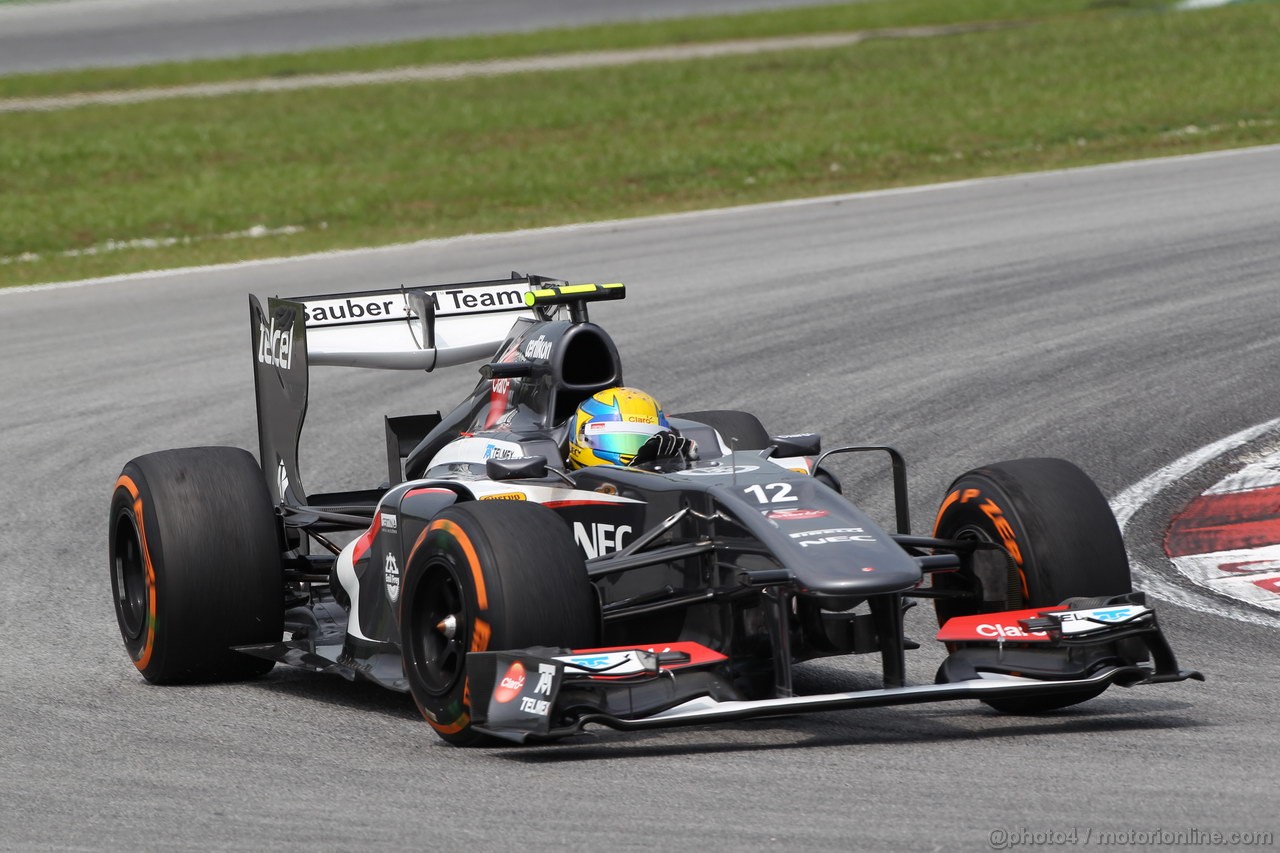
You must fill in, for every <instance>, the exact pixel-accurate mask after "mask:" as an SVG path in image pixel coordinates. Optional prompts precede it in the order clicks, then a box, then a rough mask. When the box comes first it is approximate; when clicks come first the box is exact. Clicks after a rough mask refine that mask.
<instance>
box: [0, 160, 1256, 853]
mask: <svg viewBox="0 0 1280 853" xmlns="http://www.w3.org/2000/svg"><path fill="white" fill-rule="evenodd" d="M1278 195H1280V148H1275V147H1272V148H1266V149H1255V150H1252V151H1246V152H1237V153H1231V154H1226V155H1218V156H1210V157H1204V158H1190V159H1175V160H1166V161H1152V162H1148V163H1142V164H1136V165H1122V166H1118V167H1109V168H1107V167H1104V168H1097V169H1086V170H1078V171H1069V172H1063V173H1056V174H1053V173H1050V174H1043V175H1029V176H1020V177H1011V178H1007V179H999V180H992V181H985V182H973V183H963V184H957V185H951V186H942V187H934V188H925V189H921V190H918V191H905V192H891V193H883V194H872V195H867V196H862V197H851V198H848V197H847V198H844V199H840V200H825V201H812V202H804V203H793V204H787V205H778V206H770V207H760V208H749V209H739V210H733V211H725V212H716V213H710V214H704V215H694V216H684V217H667V218H657V219H651V220H638V221H632V222H619V223H606V224H601V225H596V226H588V227H581V228H577V229H558V230H552V231H543V232H527V233H519V234H513V235H500V236H493V237H486V238H468V239H457V240H451V241H443V242H436V243H427V244H420V245H417V246H412V247H400V248H391V249H385V250H380V251H369V252H356V253H346V254H339V255H332V256H325V257H314V258H308V259H298V260H292V261H286V262H278V263H268V264H248V265H242V266H238V267H232V268H222V269H208V270H204V271H193V272H185V273H172V274H160V275H155V276H152V277H147V278H142V279H138V280H118V281H111V282H106V283H98V284H94V285H92V286H83V287H62V288H56V289H29V290H24V291H18V292H13V293H7V294H0V360H2V361H3V363H4V364H6V365H7V368H8V369H6V370H5V371H3V372H2V373H0V399H2V400H4V401H5V406H4V409H3V412H2V413H0V424H2V428H0V464H2V465H3V471H2V472H0V473H2V474H3V481H4V482H5V483H7V484H8V493H9V495H10V499H9V501H8V504H7V507H6V511H5V513H4V514H3V519H2V520H0V535H2V538H3V543H4V555H5V556H4V557H3V560H2V561H0V571H2V572H3V575H2V577H0V629H2V630H3V636H4V637H5V645H4V652H3V658H2V661H3V662H2V665H3V672H4V675H3V678H2V680H0V719H3V720H4V721H5V725H4V726H3V727H0V756H3V761H2V762H0V846H2V847H4V848H7V849H15V850H34V849H48V848H57V849H65V848H72V849H104V848H105V849H124V848H132V847H142V848H144V849H166V850H176V849H254V850H257V849H279V850H294V849H349V850H355V849H361V850H370V849H378V850H382V849H395V848H402V849H424V848H427V847H430V848H432V849H460V848H466V849H472V850H498V849H503V850H509V849H519V850H551V849H557V850H559V849H568V850H632V849H646V850H648V849H698V850H703V851H721V850H723V851H736V850H743V849H782V850H789V849H814V850H850V849H868V850H904V851H920V850H931V849H932V850H957V849H959V850H982V849H988V841H989V838H990V834H991V833H992V832H999V831H1007V832H1011V833H1014V835H1013V838H1015V839H1016V838H1020V837H1033V836H1019V835H1017V833H1019V832H1024V831H1025V832H1063V833H1065V832H1070V831H1072V830H1077V831H1078V832H1079V833H1080V834H1079V836H1078V838H1079V839H1081V840H1083V839H1084V838H1085V833H1086V832H1091V833H1094V834H1095V835H1094V836H1093V837H1095V838H1096V833H1098V832H1102V831H1117V832H1125V831H1134V832H1156V831H1167V832H1191V831H1199V832H1209V831H1221V832H1239V831H1245V832H1265V831H1273V832H1274V831H1275V830H1276V829H1277V820H1276V817H1275V809H1274V797H1275V791H1276V789H1277V785H1278V783H1280V771H1277V766H1276V762H1275V760H1274V759H1275V741H1274V733H1275V716H1276V710H1275V709H1276V708H1277V707H1278V706H1280V664H1278V663H1277V662H1278V661H1280V635H1278V634H1277V630H1276V625H1275V624H1274V623H1268V622H1266V621H1265V620H1263V621H1261V622H1258V621H1253V622H1244V621H1239V620H1237V619H1233V618H1230V615H1229V614H1231V613H1232V612H1234V611H1233V609H1239V608H1243V607H1244V605H1235V604H1232V603H1231V602H1228V601H1225V600H1219V601H1216V602H1213V608H1216V610H1217V614H1213V613H1207V612H1204V610H1205V608H1200V609H1196V607H1187V606H1176V605H1172V604H1163V605H1162V606H1161V607H1160V614H1161V618H1162V621H1163V624H1164V625H1165V627H1166V631H1167V633H1168V635H1169V637H1170V639H1171V641H1172V643H1173V645H1174V648H1175V649H1176V650H1177V652H1178V653H1179V655H1180V657H1181V662H1182V664H1183V665H1184V666H1188V667H1195V668H1199V669H1201V670H1203V671H1204V672H1205V673H1206V675H1207V677H1208V679H1209V680H1208V682H1207V683H1204V684H1198V683H1191V682H1189V683H1183V684H1175V685H1162V686H1155V687H1147V688H1137V689H1133V690H1124V689H1121V688H1113V689H1111V690H1110V691H1108V692H1107V693H1105V694H1104V695H1103V696H1101V697H1100V698H1098V699H1095V700H1093V701H1091V702H1089V703H1086V704H1085V705H1082V706H1078V707H1076V708H1072V709H1067V710H1064V711H1061V712H1057V713H1053V714H1050V715H1046V716H1043V717H1016V716H1001V715H998V714H996V713H995V712H993V711H990V710H987V709H986V708H985V707H983V706H981V705H978V704H977V703H974V702H951V703H944V704H937V705H922V706H912V707H901V708H883V709H873V710H864V711H851V712H839V713H823V714H815V715H809V716H801V717H792V718H787V719H778V720H769V721H755V722H748V723H740V724H732V725H725V726H719V727H700V728H688V729H675V730H669V731H665V732H648V733H634V734H625V733H618V732H612V731H609V730H599V734H598V735H597V736H595V737H590V738H582V739H578V740H575V741H572V742H565V743H562V744H560V745H556V746H551V747H539V748H523V749H521V748H507V749H478V750H459V749H455V748H451V747H448V746H446V745H444V744H443V743H442V742H441V741H439V740H438V739H437V738H436V737H435V735H434V734H433V733H432V732H431V730H430V729H429V728H428V727H427V726H426V725H425V724H424V723H423V722H422V721H421V720H420V719H418V718H417V715H416V712H415V711H414V709H413V707H412V705H411V703H410V701H409V700H408V699H407V698H405V697H402V696H399V695H395V694H391V693H384V692H383V691H381V690H379V689H377V688H374V687H370V686H363V685H351V684H347V683H346V682H344V681H343V680H341V679H339V678H336V677H331V678H327V677H323V676H317V675H311V674H307V673H303V672H296V671H290V670H286V669H283V668H277V669H276V670H275V671H274V672H273V673H272V674H271V675H270V676H268V677H267V678H265V679H263V680H260V681H256V682H252V683H245V684H236V685H213V686H197V687H182V688H159V687H151V686H148V685H146V684H145V683H144V682H143V681H142V680H141V678H139V676H138V675H137V673H136V672H135V671H134V669H133V667H132V666H131V665H130V663H129V661H128V659H127V657H126V655H125V653H124V650H123V648H122V646H121V643H120V641H119V636H118V631H117V628H116V624H115V618H114V616H113V613H112V607H111V595H110V586H109V580H108V572H107V558H106V515H107V502H108V498H109V495H110V491H111V484H112V482H113V481H114V479H115V476H116V474H117V473H118V471H119V469H120V467H121V466H122V465H123V464H124V462H125V461H126V460H127V459H128V458H130V457H132V456H134V455H137V454H140V453H144V452H147V451H151V450H157V449H163V448H168V447H175V446H184V445H192V444H206V443H207V444H233V445H240V446H242V447H246V448H250V449H255V448H256V439H255V432H254V427H253V404H252V399H251V398H252V374H251V370H250V352H249V343H248V342H249V334H248V328H247V322H246V321H247V310H246V298H245V295H246V293H248V292H250V291H252V292H256V293H258V294H262V295H267V294H273V293H281V294H299V293H306V292H318V291H336V290H341V289H350V288H366V287H369V288H372V287H383V286H391V285H398V284H401V283H410V284H413V283H441V282H451V281H461V280H467V279H472V278H487V277H494V276H504V275H506V273H507V272H508V271H509V270H512V269H518V270H522V271H535V272H540V273H546V274H553V275H559V276H564V277H567V278H569V279H572V280H576V281H592V280H606V281H613V280H622V281H625V282H627V283H628V285H629V287H630V290H629V294H630V295H629V297H628V299H627V300H626V301H625V302H621V303H610V304H607V305H601V306H597V307H596V308H594V309H593V319H595V320H596V321H598V322H600V323H601V324H603V325H605V326H606V327H607V328H609V329H610V330H612V332H613V334H614V336H615V338H616V340H617V343H618V345H619V347H620V350H621V352H622V355H623V363H624V368H625V373H626V379H627V382H628V383H629V384H633V385H637V386H639V387H642V388H646V389H649V390H651V391H652V392H653V393H655V394H656V395H658V396H659V397H660V399H662V400H663V401H664V403H665V404H666V406H667V409H668V411H680V410H682V409H689V408H713V407H725V408H742V409H747V410H752V411H755V412H757V413H758V414H759V415H760V416H761V417H762V418H763V419H764V421H765V423H766V424H767V425H769V426H770V427H771V428H772V429H774V430H775V431H783V432H791V431H801V430H805V429H816V430H819V431H821V432H822V433H823V434H824V435H825V436H826V442H827V444H828V445H833V444H835V443H837V442H844V441H856V442H887V443H892V444H894V445H896V446H897V447H899V448H900V449H901V450H902V451H903V452H904V453H905V454H906V456H907V459H908V460H909V463H910V469H909V474H910V482H911V486H912V489H913V493H912V494H913V497H912V508H913V511H914V514H915V519H916V529H917V530H918V531H920V530H925V529H927V528H928V525H929V522H930V519H931V517H932V512H933V509H934V507H935V506H936V504H937V502H938V500H939V499H940V498H941V496H942V494H943V491H944V489H945V487H946V486H947V484H948V482H949V481H950V479H951V478H952V477H954V476H955V475H957V474H959V473H960V472H961V471H963V470H965V469H967V468H969V467H972V466H975V465H978V464H982V463H985V462H990V461H994V460H997V459H1001V458H1014V457H1021V456H1034V455H1053V456H1063V457H1067V458H1070V459H1073V460H1075V461H1076V462H1078V463H1079V464H1080V465H1081V466H1082V467H1084V468H1085V470H1087V471H1088V472H1089V473H1091V474H1092V475H1093V476H1094V477H1095V479H1096V480H1097V481H1098V482H1099V484H1100V485H1101V487H1102V488H1103V490H1104V491H1105V492H1106V493H1107V494H1108V495H1110V496H1114V495H1116V494H1118V493H1120V492H1122V491H1123V490H1125V489H1126V488H1127V487H1129V486H1130V485H1132V484H1134V483H1136V482H1139V481H1140V480H1142V479H1143V478H1144V477H1145V476H1147V475H1148V474H1149V473H1150V472H1152V471H1155V470H1157V469H1159V468H1161V466H1164V465H1166V464H1167V463H1169V462H1170V461H1171V460H1174V459H1177V458H1179V457H1181V456H1183V455H1184V454H1187V453H1189V452H1191V451H1193V450H1195V449H1196V448H1199V447H1202V446H1204V445H1206V444H1209V443H1211V442H1213V441H1215V440H1217V439H1219V438H1221V437H1222V436H1224V435H1228V434H1231V433H1235V432H1237V431H1239V430H1242V429H1244V428H1246V427H1249V426H1252V425H1254V424H1258V423H1261V422H1264V421H1267V420H1270V419H1272V418H1273V417H1275V415H1276V408H1277V403H1276V395H1275V393H1274V381H1275V376H1276V374H1277V358H1278V356H1277V352H1278V351H1280V340H1277V338H1278V333H1277V326H1276V322H1275V318H1276V307H1275V305H1276V302H1275V299H1276V283H1275V271H1276V270H1277V268H1280V241H1278V240H1277V239H1276V235H1277V234H1278V233H1280V208H1277V206H1276V205H1275V199H1276V198H1277V197H1278ZM475 379H476V376H475V374H474V372H473V371H471V370H470V369H469V368H467V369H458V370H455V371H453V372H451V373H446V374H441V375H439V376H424V375H422V374H417V373H406V374H398V373H397V374H379V373H372V372H365V371H342V370H333V369H331V370H328V371H324V370H322V369H317V370H316V371H314V372H313V384H314V388H313V394H312V402H311V409H310V412H311V414H310V420H309V422H308V425H307V427H306V429H305V430H304V432H303V455H302V466H303V476H304V478H305V480H306V481H307V482H306V485H307V486H308V488H309V489H310V490H312V491H321V490H329V489H336V488H341V487H344V486H363V485H366V484H372V483H376V482H377V481H378V480H379V479H380V477H381V476H382V472H383V471H384V470H385V467H384V463H383V461H382V458H381V455H380V448H381V446H382V424H381V418H382V415H383V414H384V413H392V414H405V413H409V412H413V411H418V410H429V409H434V408H435V407H436V406H437V405H444V406H448V405H449V404H450V403H451V402H452V401H453V400H455V399H456V398H457V397H458V396H459V395H460V394H461V393H462V392H463V391H465V390H466V389H468V388H469V387H470V386H471V385H472V383H473V382H474V381H475ZM879 473H880V472H879V471H877V470H874V467H873V466H871V464H870V463H868V468H866V469H854V470H847V471H846V472H845V482H846V487H847V488H846V491H847V492H850V493H853V494H857V495H859V496H860V497H861V498H862V499H864V500H865V501H866V503H867V505H868V506H869V507H870V508H871V509H872V510H873V511H875V512H878V513H880V515H881V517H882V518H886V519H887V517H888V514H889V513H888V501H887V492H886V490H885V488H884V487H883V485H882V483H883V480H884V479H885V478H884V477H881V476H879ZM1222 474H1223V471H1222V470H1214V466H1213V465H1210V466H1208V467H1207V468H1205V469H1200V470H1198V471H1197V472H1196V473H1195V475H1194V477H1193V478H1192V479H1191V480H1190V481H1188V482H1185V483H1182V484H1179V485H1178V486H1176V487H1174V488H1172V489H1169V490H1166V491H1165V492H1162V493H1161V494H1160V495H1158V496H1157V500H1156V501H1154V502H1152V503H1148V504H1146V505H1144V506H1143V507H1142V508H1140V509H1139V510H1138V511H1137V512H1136V514H1135V515H1134V516H1133V520H1132V522H1131V523H1130V525H1129V527H1128V544H1129V548H1130V550H1131V552H1132V553H1134V554H1135V556H1143V555H1145V557H1146V558H1147V559H1148V560H1152V561H1154V559H1155V558H1154V557H1152V556H1151V555H1152V554H1153V553H1156V554H1158V552H1159V540H1160V536H1161V533H1162V531H1163V529H1164V525H1165V524H1166V523H1167V519H1168V515H1169V513H1170V512H1172V511H1175V510H1176V509H1177V508H1178V506H1180V505H1181V504H1180V501H1185V500H1186V499H1188V498H1189V497H1191V496H1192V495H1194V494H1198V493H1199V490H1200V489H1202V488H1203V487H1205V486H1206V485H1208V484H1211V483H1213V482H1215V481H1216V480H1217V479H1219V478H1220V477H1221V476H1222ZM1080 535H1082V536H1087V535H1089V531H1087V530H1082V531H1080ZM1151 566H1152V569H1151V571H1153V572H1156V573H1158V574H1159V576H1160V577H1161V578H1162V579H1163V581H1164V582H1166V583H1169V584H1174V585H1180V584H1181V581H1180V579H1179V578H1178V577H1176V576H1175V573H1174V572H1173V571H1172V569H1171V568H1170V567H1169V566H1168V564H1167V562H1166V563H1165V564H1164V565H1163V566H1162V565H1159V564H1158V563H1155V562H1151ZM1182 585H1183V586H1187V585H1185V584H1182ZM926 609H927V608H926V607H919V608H916V610H915V611H913V612H912V613H911V614H909V619H908V626H907V628H908V633H909V634H910V635H912V636H914V637H916V638H917V639H920V640H923V641H926V648H925V649H922V650H921V651H919V652H914V653H909V661H908V669H909V678H910V679H911V680H912V681H913V682H916V683H921V682H929V681H931V680H932V678H933V673H934V670H935V668H936V666H937V664H938V662H939V660H940V653H939V650H937V649H933V648H931V647H930V646H931V645H932V643H930V642H929V640H930V637H931V627H932V624H931V616H930V614H929V613H927V612H926ZM1259 612H1260V611H1252V615H1253V616H1256V615H1257V614H1258V613H1259ZM1221 614H1227V615H1221ZM875 665H876V663H875V661H874V659H867V658H862V659H840V660H833V661H827V662H822V663H815V664H807V665H805V666H804V667H802V670H803V675H802V677H801V678H800V682H799V683H800V686H801V687H802V689H804V690H805V691H806V692H816V691H824V690H828V689H833V688H844V689H850V688H855V687H858V686H869V685H871V684H873V683H874V677H873V676H872V673H873V672H874V670H875ZM997 840H998V839H997ZM1061 846H1071V845H1061ZM1076 846H1086V845H1084V844H1083V843H1078V844H1077V845H1076ZM1162 846H1163V845H1162ZM1237 849H1239V848H1237Z"/></svg>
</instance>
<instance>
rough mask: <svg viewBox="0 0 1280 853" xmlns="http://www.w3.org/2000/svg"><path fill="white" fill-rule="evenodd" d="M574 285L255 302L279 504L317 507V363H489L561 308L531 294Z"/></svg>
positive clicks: (260, 385)
mask: <svg viewBox="0 0 1280 853" xmlns="http://www.w3.org/2000/svg"><path fill="white" fill-rule="evenodd" d="M564 285H565V282H563V281H561V280H559V279H551V278H546V277H543V276H534V275H529V276H522V275H520V274H518V273H513V274H512V276H511V278H510V279H500V280H496V281H474V282H464V283H461V284H442V285H432V286H427V287H401V288H395V289H384V290H366V291H354V292H350V293H333V294H323V295H316V296H295V297H285V298H279V297H272V298H269V299H267V304H266V307H265V309H264V307H263V305H262V303H261V302H260V301H259V300H258V298H257V297H255V296H252V295H250V296H249V321H250V326H251V329H252V340H253V359H254V363H253V367H254V371H253V378H254V394H255V397H256V401H257V409H258V450H259V454H260V456H259V458H260V460H261V463H262V470H263V473H264V474H265V475H266V479H267V489H268V491H269V492H270V493H271V496H272V499H273V500H274V501H275V502H276V503H277V504H286V505H289V506H295V507H298V506H306V505H307V504H308V503H309V502H310V501H309V500H308V496H307V494H306V492H305V490H304V489H303V487H302V481H301V477H300V476H299V472H298V439H299V436H300V435H301V433H302V422H303V420H304V419H305V417H306V413H307V393H308V372H309V368H310V366H311V365H335V366H341V367H365V368H376V369H384V370H426V371H430V370H434V369H435V368H437V367H451V366H454V365H459V364H466V363H468V362H473V361H479V360H482V359H489V358H492V357H493V356H494V354H495V353H496V352H497V351H498V348H499V347H500V346H501V345H502V344H503V342H504V341H505V340H506V339H507V337H508V334H509V333H510V331H511V328H512V326H513V325H514V324H515V323H516V322H517V321H518V320H520V319H522V318H529V319H546V317H547V314H548V311H550V310H558V306H555V307H554V308H549V307H547V306H546V305H545V304H539V305H538V307H536V308H535V307H533V304H534V302H535V300H534V299H533V298H529V299H528V302H529V304H526V294H528V293H531V292H544V291H545V290H546V289H547V288H557V289H558V288H560V287H563V286H564ZM390 429H391V425H390V424H389V425H388V430H389V431H390ZM389 434H390V433H389ZM401 443H403V442H401Z"/></svg>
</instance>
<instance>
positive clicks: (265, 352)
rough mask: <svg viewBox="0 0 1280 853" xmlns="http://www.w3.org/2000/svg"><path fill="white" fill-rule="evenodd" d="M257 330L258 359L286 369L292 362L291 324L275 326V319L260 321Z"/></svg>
mask: <svg viewBox="0 0 1280 853" xmlns="http://www.w3.org/2000/svg"><path fill="white" fill-rule="evenodd" d="M259 326H260V328H259V331H258V361H260V362H262V363H263V364H269V365H271V366H272V367H279V368H281V369H282V370H288V369H289V365H291V364H292V363H293V324H292V323H289V324H288V325H286V326H285V327H284V328H277V327H276V319H275V318H274V317H272V318H271V323H270V324H269V325H268V324H267V323H260V324H259Z"/></svg>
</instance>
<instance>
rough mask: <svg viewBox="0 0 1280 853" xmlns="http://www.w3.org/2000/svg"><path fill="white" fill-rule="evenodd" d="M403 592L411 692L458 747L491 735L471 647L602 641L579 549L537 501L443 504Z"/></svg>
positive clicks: (494, 648) (416, 548)
mask: <svg viewBox="0 0 1280 853" xmlns="http://www.w3.org/2000/svg"><path fill="white" fill-rule="evenodd" d="M400 600H401V608H402V609H401V614H400V630H401V642H402V647H403V651H404V661H405V674H406V676H407V678H408V681H409V689H410V692H411V693H412V694H413V698H414V701H415V702H416V703H417V705H418V708H419V710H421V711H422V715H423V717H425V718H426V720H427V722H428V723H430V724H431V726H432V728H434V729H435V730H436V733H437V734H439V735H440V737H442V738H443V739H444V740H446V741H448V742H449V743H451V744H454V745H456V746H473V745H477V744H481V743H484V742H485V741H486V740H487V739H486V738H485V737H484V736H483V735H481V734H480V733H479V732H476V731H475V730H473V729H472V728H471V708H470V705H469V692H468V685H467V653H468V652H472V651H490V650H492V651H498V650H502V649H522V648H528V647H530V646H551V647H564V648H590V647H591V646H594V645H596V644H597V643H598V642H599V636H600V604H599V599H598V598H597V596H596V592H595V588H594V587H593V586H592V585H591V582H590V580H588V578H587V570H586V565H585V563H584V562H583V558H582V553H581V552H580V551H579V550H578V548H577V546H576V545H575V544H574V542H573V537H572V535H570V533H569V529H568V527H566V526H565V523H564V522H563V521H562V520H561V519H560V517H559V516H558V515H556V514H555V513H554V512H553V511H551V510H549V509H547V508H546V507H543V506H539V505H537V504H528V503H514V502H513V503H505V502H493V503H481V502H479V501H474V502H468V503H462V504H456V505H454V506H451V507H448V508H446V509H445V510H443V511H442V512H440V514H438V515H437V516H436V517H435V518H434V519H433V520H432V522H431V524H430V525H429V526H428V527H427V530H426V531H425V532H424V533H423V535H422V537H421V538H420V539H419V540H418V543H417V544H416V545H415V546H414V550H413V553H412V554H411V555H410V557H409V566H408V569H407V571H406V577H405V584H404V592H403V594H402V596H401V599H400Z"/></svg>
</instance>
